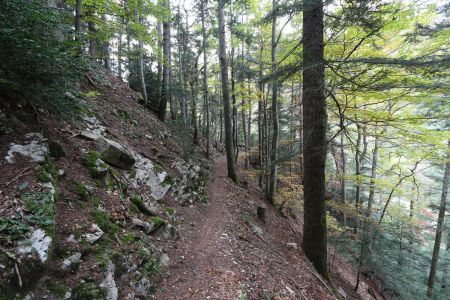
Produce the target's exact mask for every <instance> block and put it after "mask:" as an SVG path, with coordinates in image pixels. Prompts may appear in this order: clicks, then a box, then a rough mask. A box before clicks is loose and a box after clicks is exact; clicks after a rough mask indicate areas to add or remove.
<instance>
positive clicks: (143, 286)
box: [135, 277, 152, 297]
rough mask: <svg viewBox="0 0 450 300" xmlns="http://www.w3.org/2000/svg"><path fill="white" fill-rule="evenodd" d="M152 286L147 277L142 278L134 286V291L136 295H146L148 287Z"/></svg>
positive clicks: (148, 290)
mask: <svg viewBox="0 0 450 300" xmlns="http://www.w3.org/2000/svg"><path fill="white" fill-rule="evenodd" d="M151 287H152V284H151V282H150V280H148V279H147V278H145V277H144V278H142V279H141V280H139V282H138V283H137V284H136V286H135V291H136V295H137V296H144V297H146V296H148V293H149V292H150V289H151Z"/></svg>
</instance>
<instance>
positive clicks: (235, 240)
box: [155, 157, 335, 299]
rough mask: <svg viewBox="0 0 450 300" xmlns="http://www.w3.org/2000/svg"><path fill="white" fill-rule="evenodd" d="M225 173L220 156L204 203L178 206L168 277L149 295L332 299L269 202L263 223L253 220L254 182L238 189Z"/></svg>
mask: <svg viewBox="0 0 450 300" xmlns="http://www.w3.org/2000/svg"><path fill="white" fill-rule="evenodd" d="M226 175H227V168H226V158H225V157H220V158H218V159H217V160H216V162H215V168H214V174H213V175H212V176H211V177H212V178H211V181H210V183H209V186H208V195H209V197H208V198H209V199H208V203H207V204H205V205H202V204H199V205H195V207H191V209H186V210H182V211H181V215H182V216H183V218H184V219H185V223H186V226H187V227H186V228H183V229H182V230H181V233H180V239H179V240H178V241H177V242H175V245H174V246H173V248H172V250H171V251H170V250H169V256H170V257H173V259H172V265H171V267H170V268H169V273H170V276H167V277H166V278H165V279H163V282H162V283H161V284H162V286H158V292H157V294H156V295H155V298H156V299H335V298H334V296H333V295H331V293H330V292H329V291H328V289H327V287H326V286H325V285H324V284H323V283H322V282H321V281H320V280H319V279H318V278H317V277H315V276H314V275H313V274H312V273H311V269H310V267H308V266H307V264H309V263H307V262H305V260H304V258H303V254H300V252H301V250H297V249H294V248H292V247H289V246H287V245H286V241H288V242H298V236H296V234H295V233H294V232H293V230H292V229H290V228H289V226H288V225H287V224H286V223H285V222H286V221H284V222H283V221H282V220H281V218H280V217H278V216H277V212H276V211H275V210H273V209H272V208H271V207H268V208H267V214H268V216H267V223H266V224H262V223H261V222H260V221H259V220H257V218H256V207H257V203H262V202H263V198H262V197H261V196H262V195H261V192H260V191H259V190H258V189H257V187H256V186H254V185H253V184H252V183H247V185H248V187H247V188H240V187H238V186H236V185H235V184H234V183H232V182H231V181H230V180H229V179H228V177H227V176H226ZM242 175H243V174H241V176H240V178H241V179H243V180H242V181H246V180H245V179H244V178H245V177H244V176H242ZM249 181H250V180H249ZM252 182H253V181H252ZM261 233H262V234H261Z"/></svg>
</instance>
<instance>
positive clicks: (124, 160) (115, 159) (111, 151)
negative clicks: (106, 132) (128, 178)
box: [95, 137, 136, 170]
mask: <svg viewBox="0 0 450 300" xmlns="http://www.w3.org/2000/svg"><path fill="white" fill-rule="evenodd" d="M95 143H96V145H97V148H98V150H99V151H100V152H101V157H102V159H103V160H104V161H105V162H107V163H108V164H110V165H112V166H114V167H118V168H121V169H125V170H130V169H131V168H132V167H133V165H134V163H135V162H136V160H135V159H134V158H133V156H132V154H131V153H130V151H128V149H126V148H125V147H123V146H122V145H121V144H119V143H117V142H115V141H112V140H109V139H106V138H103V137H100V138H98V139H97V140H95Z"/></svg>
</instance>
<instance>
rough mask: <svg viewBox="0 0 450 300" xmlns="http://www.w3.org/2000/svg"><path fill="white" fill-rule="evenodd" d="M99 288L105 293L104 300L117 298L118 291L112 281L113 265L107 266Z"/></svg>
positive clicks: (115, 299)
mask: <svg viewBox="0 0 450 300" xmlns="http://www.w3.org/2000/svg"><path fill="white" fill-rule="evenodd" d="M100 287H101V288H102V289H104V290H105V291H106V298H105V299H106V300H117V298H118V297H119V290H118V288H117V286H116V282H115V281H114V264H113V263H111V262H110V263H109V264H108V270H107V271H106V274H105V278H104V279H103V281H102V283H100Z"/></svg>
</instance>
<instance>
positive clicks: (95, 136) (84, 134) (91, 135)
mask: <svg viewBox="0 0 450 300" xmlns="http://www.w3.org/2000/svg"><path fill="white" fill-rule="evenodd" d="M80 136H81V137H82V138H84V139H86V140H88V141H95V140H97V139H98V138H100V137H102V136H101V135H98V134H95V133H93V132H92V131H90V130H83V131H82V132H81V133H80Z"/></svg>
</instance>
